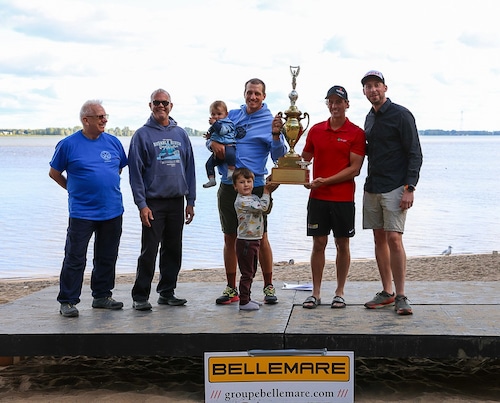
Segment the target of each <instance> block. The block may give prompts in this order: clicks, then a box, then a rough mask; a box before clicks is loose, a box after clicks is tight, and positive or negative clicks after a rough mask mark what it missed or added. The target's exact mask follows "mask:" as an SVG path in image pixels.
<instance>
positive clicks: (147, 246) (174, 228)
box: [132, 197, 185, 301]
mask: <svg viewBox="0 0 500 403" xmlns="http://www.w3.org/2000/svg"><path fill="white" fill-rule="evenodd" d="M146 202H147V205H148V207H149V208H150V209H151V211H152V212H153V217H154V220H152V221H151V227H146V226H144V225H143V226H142V239H141V255H140V256H139V259H138V260H137V273H136V277H135V283H134V286H133V287H132V299H133V300H134V301H146V300H148V299H149V294H150V293H151V282H152V281H153V276H154V273H155V265H156V256H157V255H158V247H160V263H159V266H160V280H159V282H158V286H157V287H156V291H157V292H158V293H159V294H160V295H162V296H165V297H168V296H171V295H173V294H174V290H175V287H176V286H177V276H178V275H179V271H180V270H181V263H182V231H183V228H184V219H185V218H184V198H183V197H177V198H172V199H147V201H146ZM160 244H161V246H160Z"/></svg>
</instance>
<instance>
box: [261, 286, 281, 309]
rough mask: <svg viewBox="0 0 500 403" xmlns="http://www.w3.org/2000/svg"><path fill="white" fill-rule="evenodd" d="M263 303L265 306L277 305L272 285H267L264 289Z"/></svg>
mask: <svg viewBox="0 0 500 403" xmlns="http://www.w3.org/2000/svg"><path fill="white" fill-rule="evenodd" d="M263 291H264V302H265V303H266V304H277V303H278V297H277V296H276V289H275V288H274V286H273V285H272V284H268V285H266V286H265V287H264V290H263Z"/></svg>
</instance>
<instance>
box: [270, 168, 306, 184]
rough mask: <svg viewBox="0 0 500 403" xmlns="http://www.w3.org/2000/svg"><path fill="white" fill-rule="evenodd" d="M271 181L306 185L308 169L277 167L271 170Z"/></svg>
mask: <svg viewBox="0 0 500 403" xmlns="http://www.w3.org/2000/svg"><path fill="white" fill-rule="evenodd" d="M271 183H279V184H283V185H306V184H308V183H309V169H302V168H287V167H278V168H273V169H272V170H271Z"/></svg>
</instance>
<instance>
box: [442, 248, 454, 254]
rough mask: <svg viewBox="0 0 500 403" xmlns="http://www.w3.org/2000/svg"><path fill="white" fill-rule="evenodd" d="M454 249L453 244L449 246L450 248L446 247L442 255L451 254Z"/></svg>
mask: <svg viewBox="0 0 500 403" xmlns="http://www.w3.org/2000/svg"><path fill="white" fill-rule="evenodd" d="M452 249H453V247H451V246H448V249H445V250H444V251H442V252H441V255H445V256H450V255H451V250H452Z"/></svg>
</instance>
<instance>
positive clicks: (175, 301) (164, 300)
mask: <svg viewBox="0 0 500 403" xmlns="http://www.w3.org/2000/svg"><path fill="white" fill-rule="evenodd" d="M186 302H187V299H184V298H177V297H176V296H175V295H170V296H168V297H164V296H163V295H160V296H159V297H158V304H160V305H171V306H181V305H184V304H185V303H186Z"/></svg>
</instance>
